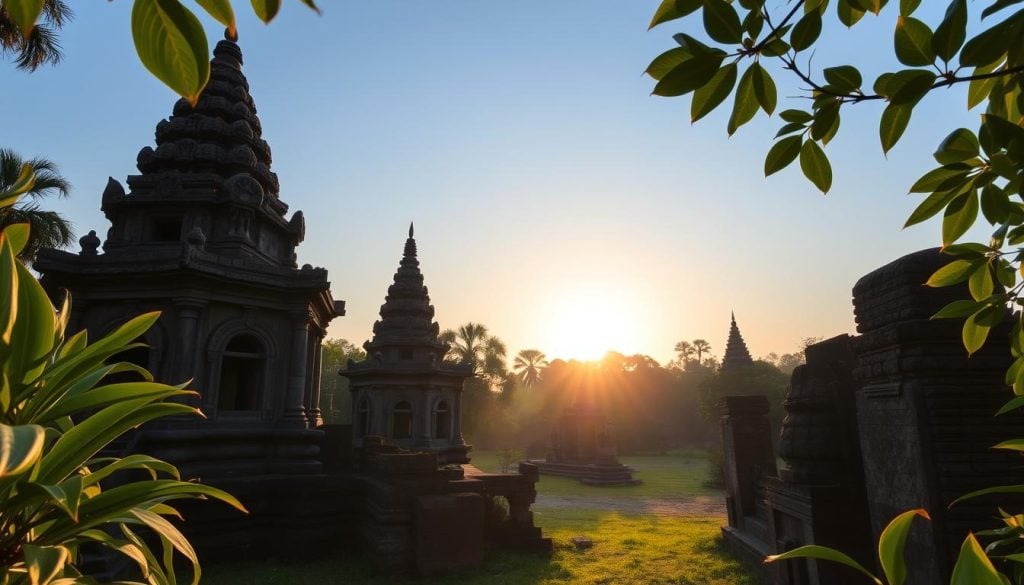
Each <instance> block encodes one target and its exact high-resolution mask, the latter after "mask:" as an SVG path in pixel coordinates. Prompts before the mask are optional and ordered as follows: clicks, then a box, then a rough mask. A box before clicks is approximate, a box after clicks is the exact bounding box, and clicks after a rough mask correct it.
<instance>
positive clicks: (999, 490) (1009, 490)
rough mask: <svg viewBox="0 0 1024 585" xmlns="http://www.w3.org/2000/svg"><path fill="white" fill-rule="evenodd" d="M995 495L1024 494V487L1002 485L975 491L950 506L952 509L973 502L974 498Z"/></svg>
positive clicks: (954, 501)
mask: <svg viewBox="0 0 1024 585" xmlns="http://www.w3.org/2000/svg"><path fill="white" fill-rule="evenodd" d="M993 494H1024V485H1000V486H995V487H989V488H984V489H980V490H975V491H973V492H971V493H969V494H964V495H962V496H960V497H959V498H957V499H955V500H953V502H952V503H950V504H949V505H950V507H952V506H955V505H956V504H959V503H960V502H962V501H964V500H972V499H974V498H980V497H982V496H991V495H993Z"/></svg>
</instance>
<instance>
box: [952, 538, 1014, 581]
mask: <svg viewBox="0 0 1024 585" xmlns="http://www.w3.org/2000/svg"><path fill="white" fill-rule="evenodd" d="M949 585H1005V582H1004V581H1003V579H1002V577H1001V576H1000V575H999V571H996V568H995V567H994V566H992V561H990V560H989V559H988V557H987V556H986V555H985V551H983V550H982V549H981V545H980V544H978V539H976V538H975V537H974V535H973V534H971V533H968V534H967V538H965V539H964V544H963V546H961V547H960V556H959V557H957V560H956V565H955V566H954V567H953V576H952V577H951V578H950V580H949Z"/></svg>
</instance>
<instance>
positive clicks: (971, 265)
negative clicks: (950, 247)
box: [925, 260, 977, 287]
mask: <svg viewBox="0 0 1024 585" xmlns="http://www.w3.org/2000/svg"><path fill="white" fill-rule="evenodd" d="M976 267H977V261H975V262H971V261H969V260H953V261H952V262H950V263H949V264H946V265H945V266H943V267H942V268H939V269H938V270H936V271H935V272H934V273H933V274H932V275H931V276H930V277H928V281H927V282H925V284H926V285H928V286H931V287H942V286H952V285H954V284H959V283H961V282H963V281H965V280H967V279H968V277H970V276H971V273H972V272H974V269H975V268H976Z"/></svg>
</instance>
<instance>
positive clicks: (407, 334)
mask: <svg viewBox="0 0 1024 585" xmlns="http://www.w3.org/2000/svg"><path fill="white" fill-rule="evenodd" d="M413 234H414V231H413V224H412V223H410V224H409V238H408V239H407V240H406V241H405V250H404V252H403V254H402V260H401V262H400V263H399V266H398V270H397V271H396V272H395V282H394V284H392V285H391V286H390V287H388V295H387V297H386V298H385V299H384V304H383V305H381V307H380V320H379V321H377V322H376V323H374V324H373V340H372V341H368V342H366V343H365V344H364V345H363V348H364V349H365V350H366V354H367V356H369V357H370V358H374V357H375V356H378V355H379V356H381V357H382V358H387V359H385V361H388V362H390V361H392V360H396V359H401V356H399V355H396V351H397V352H402V351H406V352H408V351H413V352H414V353H415V354H417V355H416V356H415V358H414V361H418V362H419V361H422V360H424V359H426V360H433V361H435V362H436V363H440V361H441V359H442V358H443V357H444V354H445V351H446V349H447V347H446V345H445V344H444V343H443V342H441V341H440V340H439V339H438V335H439V334H440V331H441V330H440V327H439V326H438V324H437V322H435V321H434V307H433V305H431V304H430V296H429V294H428V292H427V287H426V286H424V285H423V274H422V273H421V272H420V262H419V260H418V259H417V258H416V240H415V239H414V237H413ZM431 356H433V357H431ZM405 359H406V360H408V359H409V358H408V357H406V358H405Z"/></svg>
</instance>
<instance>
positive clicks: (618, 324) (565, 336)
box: [541, 287, 644, 360]
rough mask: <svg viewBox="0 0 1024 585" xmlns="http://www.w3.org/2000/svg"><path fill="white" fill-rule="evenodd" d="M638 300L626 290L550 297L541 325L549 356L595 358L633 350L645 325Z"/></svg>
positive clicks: (579, 292) (585, 292)
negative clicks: (611, 352) (612, 352)
mask: <svg viewBox="0 0 1024 585" xmlns="http://www.w3.org/2000/svg"><path fill="white" fill-rule="evenodd" d="M639 307H640V303H639V302H638V301H637V299H636V298H635V297H634V296H632V295H630V294H627V291H626V290H625V289H618V290H611V289H608V288H596V287H595V292H591V291H580V290H573V291H564V292H563V293H562V294H560V295H555V296H553V297H552V299H551V303H550V305H548V306H547V307H546V309H547V310H546V311H545V312H544V321H543V324H542V326H541V331H542V334H541V338H542V339H543V340H544V341H543V343H542V344H541V347H542V348H543V349H544V351H545V353H547V354H548V356H549V357H550V358H562V359H577V360H595V359H598V358H600V357H601V356H603V355H604V354H605V353H606V352H608V351H609V350H615V351H620V352H622V353H632V352H634V351H636V348H637V347H638V346H639V342H640V338H641V336H640V329H641V328H642V327H643V326H644V323H643V319H642V318H641V311H640V309H639Z"/></svg>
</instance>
